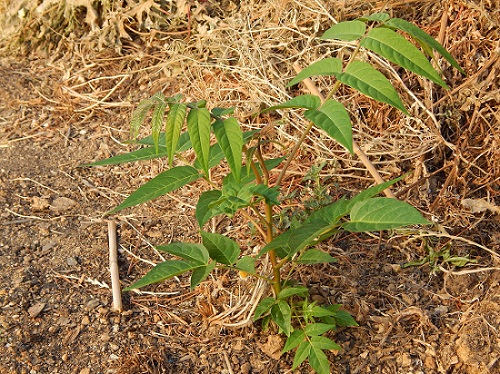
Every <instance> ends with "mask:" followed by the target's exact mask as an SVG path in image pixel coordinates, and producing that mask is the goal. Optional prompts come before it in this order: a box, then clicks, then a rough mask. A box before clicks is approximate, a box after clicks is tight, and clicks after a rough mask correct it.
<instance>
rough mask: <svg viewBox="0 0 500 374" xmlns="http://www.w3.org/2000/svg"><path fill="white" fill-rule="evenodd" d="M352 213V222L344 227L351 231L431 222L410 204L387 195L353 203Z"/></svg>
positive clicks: (388, 228)
mask: <svg viewBox="0 0 500 374" xmlns="http://www.w3.org/2000/svg"><path fill="white" fill-rule="evenodd" d="M350 215H351V219H350V222H348V223H345V224H344V225H342V227H343V228H344V229H345V230H347V231H351V232H363V231H379V230H390V229H395V228H399V227H403V226H408V225H418V224H421V225H427V224H429V223H430V222H429V221H427V220H426V219H424V217H422V215H421V214H420V212H419V211H418V210H417V209H415V208H414V207H412V206H411V205H410V204H407V203H405V202H404V201H399V200H396V199H392V198H387V197H374V198H372V199H368V200H363V201H360V202H358V203H356V204H354V205H353V207H352V209H351V213H350Z"/></svg>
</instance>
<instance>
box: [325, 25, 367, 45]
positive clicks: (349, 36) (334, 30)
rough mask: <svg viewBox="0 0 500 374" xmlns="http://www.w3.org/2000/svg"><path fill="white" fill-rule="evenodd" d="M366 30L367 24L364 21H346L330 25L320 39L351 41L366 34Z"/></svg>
mask: <svg viewBox="0 0 500 374" xmlns="http://www.w3.org/2000/svg"><path fill="white" fill-rule="evenodd" d="M365 31H366V24H365V23H364V22H362V21H359V20H354V21H344V22H339V23H337V24H336V25H333V26H332V27H330V28H329V29H328V30H326V31H325V33H324V34H323V35H322V36H321V38H320V39H322V40H327V39H337V40H344V41H346V42H350V41H353V40H357V39H359V38H361V37H362V36H363V35H364V34H365Z"/></svg>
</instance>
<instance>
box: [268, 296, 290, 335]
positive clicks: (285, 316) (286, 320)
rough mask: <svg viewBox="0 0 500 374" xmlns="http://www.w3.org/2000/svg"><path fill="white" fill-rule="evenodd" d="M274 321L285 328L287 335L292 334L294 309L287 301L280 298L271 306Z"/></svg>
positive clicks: (282, 328) (284, 331)
mask: <svg viewBox="0 0 500 374" xmlns="http://www.w3.org/2000/svg"><path fill="white" fill-rule="evenodd" d="M271 316H272V318H273V321H274V322H275V323H276V324H277V325H278V326H279V327H280V328H281V330H283V333H284V334H285V335H286V336H290V332H291V328H292V310H291V309H290V305H288V303H287V302H286V301H283V300H278V301H277V303H276V304H274V305H273V306H272V307H271Z"/></svg>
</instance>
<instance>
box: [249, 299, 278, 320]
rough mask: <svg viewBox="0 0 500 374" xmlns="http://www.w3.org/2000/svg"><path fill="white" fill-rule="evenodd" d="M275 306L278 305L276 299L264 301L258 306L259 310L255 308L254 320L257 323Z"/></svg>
mask: <svg viewBox="0 0 500 374" xmlns="http://www.w3.org/2000/svg"><path fill="white" fill-rule="evenodd" d="M274 304H276V299H275V298H273V297H266V298H264V299H262V300H261V301H260V303H259V305H257V308H255V313H254V316H253V320H254V321H257V320H258V319H259V318H260V317H261V316H262V315H263V314H265V313H267V312H268V311H269V310H270V309H271V307H272V306H273V305H274Z"/></svg>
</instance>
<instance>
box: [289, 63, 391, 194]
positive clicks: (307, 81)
mask: <svg viewBox="0 0 500 374" xmlns="http://www.w3.org/2000/svg"><path fill="white" fill-rule="evenodd" d="M293 68H294V69H295V71H296V72H297V74H298V73H300V72H301V70H302V69H301V68H300V66H299V64H298V63H296V62H295V63H294V64H293ZM302 83H304V85H305V86H306V87H307V89H308V90H309V92H311V93H312V94H313V95H316V96H318V97H319V98H320V99H321V102H324V101H325V98H324V97H323V95H322V94H321V92H319V90H318V88H317V87H316V85H315V84H314V83H313V81H312V80H310V79H309V78H306V79H304V80H303V81H302ZM352 148H353V150H354V153H355V154H356V156H358V158H359V159H360V160H361V162H362V163H363V165H365V168H366V169H367V170H368V172H369V173H370V174H371V175H372V177H373V179H375V181H376V182H377V183H379V184H380V183H384V182H385V181H384V179H383V178H382V177H381V176H380V174H379V172H378V170H377V169H376V168H375V166H374V165H373V164H372V163H371V161H370V159H369V158H368V156H367V155H366V154H365V152H363V150H362V149H361V148H360V147H359V146H358V144H357V143H356V142H355V141H354V139H353V141H352ZM384 194H385V196H387V197H392V198H394V199H396V195H394V193H393V192H392V191H391V190H390V189H389V188H386V189H385V190H384Z"/></svg>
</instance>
